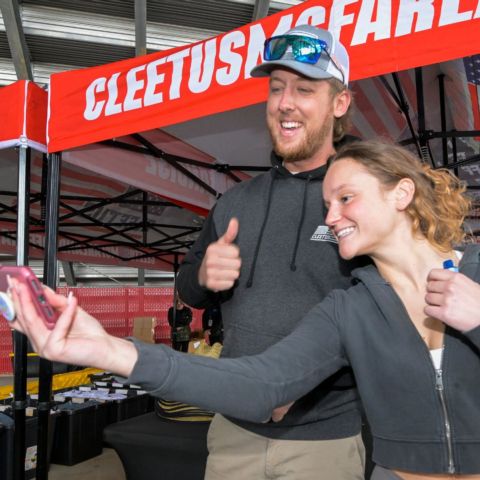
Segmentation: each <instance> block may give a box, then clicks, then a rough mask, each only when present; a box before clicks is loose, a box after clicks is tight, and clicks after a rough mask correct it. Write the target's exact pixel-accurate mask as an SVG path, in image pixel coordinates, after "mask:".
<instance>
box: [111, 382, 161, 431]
mask: <svg viewBox="0 0 480 480" xmlns="http://www.w3.org/2000/svg"><path fill="white" fill-rule="evenodd" d="M107 405H108V416H107V424H108V425H110V424H111V423H115V422H121V421H122V420H127V419H128V418H132V417H136V416H138V415H143V414H145V413H148V412H151V411H153V398H152V397H151V396H150V395H148V394H147V393H138V391H137V390H129V391H128V393H127V398H125V399H122V400H112V401H110V402H107Z"/></svg>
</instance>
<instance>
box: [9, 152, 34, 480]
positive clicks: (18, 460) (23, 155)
mask: <svg viewBox="0 0 480 480" xmlns="http://www.w3.org/2000/svg"><path fill="white" fill-rule="evenodd" d="M30 153H31V152H30V148H25V147H23V146H22V147H20V150H19V152H18V190H17V192H18V193H17V205H18V219H17V265H28V237H29V220H28V219H29V206H30ZM13 351H14V356H13V369H14V388H13V391H14V399H13V415H14V422H15V429H14V434H13V465H14V466H13V475H14V477H13V478H14V479H15V480H22V479H24V478H25V447H26V444H25V408H26V406H27V351H28V341H27V337H26V336H25V335H23V334H22V333H20V332H17V331H14V332H13Z"/></svg>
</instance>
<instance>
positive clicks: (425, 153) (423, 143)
mask: <svg viewBox="0 0 480 480" xmlns="http://www.w3.org/2000/svg"><path fill="white" fill-rule="evenodd" d="M415 87H416V90H417V112H418V114H417V121H418V141H419V143H420V154H421V158H422V160H423V161H424V162H428V161H429V160H430V159H431V156H430V155H429V148H428V140H427V132H426V130H425V96H424V94H423V72H422V67H416V68H415ZM432 160H433V159H432Z"/></svg>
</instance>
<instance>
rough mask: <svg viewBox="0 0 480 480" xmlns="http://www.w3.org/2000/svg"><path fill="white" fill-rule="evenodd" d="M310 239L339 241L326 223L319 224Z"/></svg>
mask: <svg viewBox="0 0 480 480" xmlns="http://www.w3.org/2000/svg"><path fill="white" fill-rule="evenodd" d="M310 240H313V241H314V242H332V243H338V241H337V239H336V238H335V235H333V233H332V232H331V231H330V229H329V228H328V227H327V226H326V225H319V226H318V227H317V229H316V230H315V232H314V234H313V235H312V238H311V239H310Z"/></svg>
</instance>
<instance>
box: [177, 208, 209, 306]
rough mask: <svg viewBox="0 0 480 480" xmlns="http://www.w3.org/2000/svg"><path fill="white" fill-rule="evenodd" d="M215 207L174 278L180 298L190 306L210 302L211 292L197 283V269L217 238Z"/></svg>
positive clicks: (203, 304) (205, 304) (204, 304)
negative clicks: (214, 218) (214, 219)
mask: <svg viewBox="0 0 480 480" xmlns="http://www.w3.org/2000/svg"><path fill="white" fill-rule="evenodd" d="M214 210H215V207H214V208H212V210H210V213H209V214H208V216H207V218H206V219H205V222H204V224H203V228H202V231H201V232H200V235H199V237H198V238H197V240H196V241H195V243H194V244H193V246H192V248H191V249H190V250H189V251H188V253H187V255H186V256H185V258H184V260H183V262H182V264H181V265H180V269H179V271H178V275H177V279H176V287H177V290H178V294H179V296H180V298H181V299H182V300H183V301H184V302H185V303H186V304H187V305H190V306H191V307H195V308H205V307H207V306H208V305H209V304H210V302H211V299H210V297H211V295H212V293H213V292H211V291H210V290H208V289H206V288H203V287H202V286H200V284H199V283H198V270H199V269H200V265H201V264H202V260H203V257H204V255H205V251H206V249H207V247H208V246H209V245H210V244H211V243H212V242H216V241H217V240H218V235H217V232H216V229H215V225H214V221H213V215H214Z"/></svg>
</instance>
